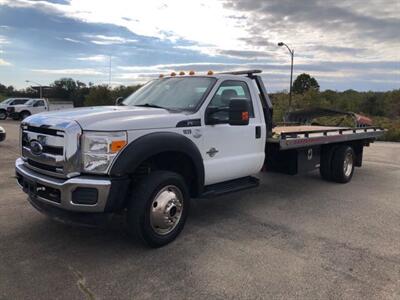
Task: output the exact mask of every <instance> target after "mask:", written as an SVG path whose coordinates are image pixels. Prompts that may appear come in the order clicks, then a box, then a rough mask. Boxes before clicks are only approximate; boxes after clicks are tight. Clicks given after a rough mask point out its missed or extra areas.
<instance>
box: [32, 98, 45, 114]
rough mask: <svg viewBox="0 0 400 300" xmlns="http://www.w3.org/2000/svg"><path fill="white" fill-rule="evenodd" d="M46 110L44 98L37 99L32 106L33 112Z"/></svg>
mask: <svg viewBox="0 0 400 300" xmlns="http://www.w3.org/2000/svg"><path fill="white" fill-rule="evenodd" d="M45 110H46V107H45V103H44V101H43V100H37V101H36V102H35V103H34V104H33V107H32V114H37V113H40V112H43V111H45Z"/></svg>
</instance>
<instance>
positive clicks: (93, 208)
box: [15, 158, 125, 213]
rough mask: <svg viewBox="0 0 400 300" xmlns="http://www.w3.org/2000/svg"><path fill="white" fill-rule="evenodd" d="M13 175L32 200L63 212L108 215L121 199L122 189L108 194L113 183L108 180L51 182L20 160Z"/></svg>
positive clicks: (51, 179)
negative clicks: (119, 198)
mask: <svg viewBox="0 0 400 300" xmlns="http://www.w3.org/2000/svg"><path fill="white" fill-rule="evenodd" d="M15 171H16V176H17V180H18V184H19V185H20V186H21V187H22V189H23V190H24V192H25V193H27V194H28V195H29V197H30V198H31V199H34V200H35V201H40V202H43V203H46V204H48V205H50V206H54V207H58V208H60V209H62V210H67V211H73V212H90V213H101V212H105V211H111V210H113V209H112V208H113V207H112V206H115V205H113V204H114V203H116V202H118V201H116V200H118V197H121V196H122V195H121V194H120V193H121V189H119V190H118V193H111V187H112V181H111V180H110V178H108V177H97V176H78V177H74V178H70V179H59V178H53V177H50V176H46V175H43V174H40V173H38V172H35V171H32V170H31V169H29V168H28V167H26V166H25V165H24V161H23V160H22V159H21V158H18V159H17V161H16V162H15ZM118 183H119V184H117V186H118V187H119V186H125V185H124V184H121V181H120V180H119V181H118ZM118 187H117V188H118ZM115 189H116V187H114V188H113V190H114V191H115ZM116 197H117V199H115V198H116Z"/></svg>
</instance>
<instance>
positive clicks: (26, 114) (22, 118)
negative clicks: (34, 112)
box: [19, 111, 31, 120]
mask: <svg viewBox="0 0 400 300" xmlns="http://www.w3.org/2000/svg"><path fill="white" fill-rule="evenodd" d="M19 115H20V119H21V120H24V119H26V118H27V117H29V116H30V115H31V113H30V112H29V111H23V112H21V113H20V114H19Z"/></svg>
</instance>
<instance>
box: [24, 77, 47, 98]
mask: <svg viewBox="0 0 400 300" xmlns="http://www.w3.org/2000/svg"><path fill="white" fill-rule="evenodd" d="M25 82H27V83H29V82H30V83H34V84H37V85H38V86H39V98H42V97H43V86H42V85H41V84H40V83H37V82H35V81H32V80H25Z"/></svg>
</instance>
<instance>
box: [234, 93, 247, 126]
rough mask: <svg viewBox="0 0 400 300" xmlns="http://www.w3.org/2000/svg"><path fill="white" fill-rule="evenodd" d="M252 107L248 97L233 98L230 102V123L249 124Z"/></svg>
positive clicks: (235, 124)
mask: <svg viewBox="0 0 400 300" xmlns="http://www.w3.org/2000/svg"><path fill="white" fill-rule="evenodd" d="M249 119H250V109H249V100H248V99H238V98H236V99H232V100H231V101H230V102H229V125H233V126H240V125H249Z"/></svg>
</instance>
